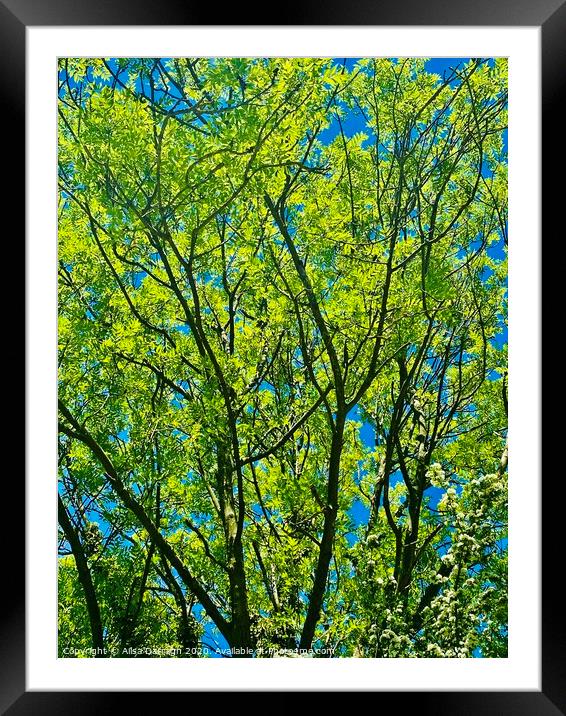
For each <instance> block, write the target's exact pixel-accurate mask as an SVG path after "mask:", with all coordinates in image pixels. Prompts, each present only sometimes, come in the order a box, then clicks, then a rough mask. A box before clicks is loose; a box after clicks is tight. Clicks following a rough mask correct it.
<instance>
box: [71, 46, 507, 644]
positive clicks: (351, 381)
mask: <svg viewBox="0 0 566 716" xmlns="http://www.w3.org/2000/svg"><path fill="white" fill-rule="evenodd" d="M59 70H60V71H59V80H60V94H59V117H60V125H59V179H60V204H59V211H60V213H59V266H60V281H59V310H60V317H59V345H60V352H59V355H60V363H59V398H60V488H59V491H60V495H61V497H62V500H63V503H64V505H65V508H66V510H67V513H68V515H69V517H70V520H71V528H70V529H71V530H74V531H75V532H76V537H77V540H75V541H74V542H73V535H72V534H69V533H68V529H67V531H66V530H62V532H61V540H60V545H61V553H62V556H61V560H60V570H59V602H60V610H59V620H60V626H59V648H60V654H61V655H68V652H65V651H64V650H65V649H68V648H69V647H72V648H76V649H79V650H82V652H81V653H82V655H89V654H88V653H87V650H88V648H89V647H90V646H92V644H93V638H94V637H93V635H94V634H95V633H96V631H97V628H96V613H95V612H96V609H93V607H92V605H90V606H89V602H88V600H86V601H85V594H87V593H88V592H89V589H91V591H92V592H93V593H94V594H95V596H96V602H97V604H98V610H99V612H100V621H101V624H102V639H103V641H104V645H105V648H107V649H108V650H109V653H110V654H111V655H112V656H121V655H125V656H131V655H132V653H131V652H128V649H130V650H132V649H133V650H135V649H140V650H141V651H143V649H147V650H149V651H150V652H151V654H153V655H166V656H169V655H173V656H190V655H195V654H198V655H206V654H207V653H209V652H207V649H208V648H212V649H214V648H215V645H220V646H222V645H223V644H226V643H227V644H228V646H229V647H230V648H231V649H232V651H233V653H234V655H237V654H238V650H239V649H243V650H247V652H246V653H247V654H250V655H251V654H252V653H255V655H257V656H263V655H271V654H273V653H274V652H275V651H277V650H286V649H287V650H288V649H292V650H294V649H297V648H301V649H311V648H313V649H314V650H315V653H319V654H321V655H323V654H324V655H327V654H328V653H332V654H333V655H334V656H368V657H374V656H385V657H406V656H410V657H419V656H421V657H431V656H432V657H436V656H439V657H440V656H449V657H469V656H472V655H477V654H478V653H481V654H482V655H483V656H505V655H506V642H507V639H506V637H507V614H506V604H507V592H506V570H507V566H506V565H507V562H506V522H507V518H506V496H507V487H506V468H507V451H506V425H507V418H506V411H507V398H506V391H507V377H506V376H507V372H506V360H507V356H506V347H505V346H504V345H502V342H503V341H502V338H501V337H502V335H503V331H504V326H505V320H506V261H505V260H504V258H503V257H504V255H505V253H506V242H507V233H506V210H507V204H506V201H507V199H506V184H507V178H506V171H507V164H506V156H505V151H504V143H503V133H504V130H505V127H506V101H507V94H506V81H507V80H506V62H505V61H504V60H496V61H495V62H494V63H493V62H488V61H486V60H479V59H477V60H476V59H474V60H471V61H470V62H468V63H467V64H465V65H461V66H459V67H458V68H457V69H455V70H454V72H453V73H452V74H451V75H450V76H449V77H446V78H444V79H442V78H440V77H438V76H436V75H433V74H430V73H428V72H426V70H425V61H424V60H422V59H398V60H386V59H378V60H375V59H370V60H362V61H360V62H359V63H358V64H357V65H356V66H355V67H353V68H352V69H347V68H345V67H342V66H338V65H337V64H335V63H333V62H331V61H330V60H325V59H313V58H304V59H301V58H291V59H279V58H276V59H259V58H257V59H249V58H247V59H246V58H241V59H237V58H232V59H215V60H207V59H190V58H177V59H171V60H165V59H161V60H159V59H156V60H153V59H121V60H103V59H81V60H61V62H60V68H59ZM352 118H356V119H357V122H358V126H359V124H360V122H363V125H364V127H365V129H364V131H363V132H362V133H360V132H358V133H353V134H352V133H351V132H349V131H348V123H349V122H351V121H352ZM329 137H330V139H329ZM361 432H363V433H364V434H366V435H367V433H368V432H371V434H372V444H368V441H367V439H364V440H362V437H361ZM71 544H75V545H77V544H78V545H79V547H80V551H81V552H82V553H83V557H84V561H85V564H86V569H84V570H81V568H80V564H81V556H80V555H77V554H75V559H73V557H72V556H70V552H72V551H73V548H72V547H71V549H70V545H71ZM77 557H78V559H77ZM89 585H90V586H89ZM203 648H204V651H203ZM142 655H143V654H142Z"/></svg>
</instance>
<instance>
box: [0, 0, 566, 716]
mask: <svg viewBox="0 0 566 716" xmlns="http://www.w3.org/2000/svg"><path fill="white" fill-rule="evenodd" d="M251 9H252V8H251V7H250V8H248V7H246V6H245V5H242V4H240V3H234V4H232V6H231V7H226V8H223V9H222V11H219V9H218V8H216V7H213V6H212V4H200V6H197V4H196V3H193V2H188V1H187V0H184V1H181V0H160V2H158V3H157V2H152V1H151V0H112V2H110V1H109V0H98V1H97V2H95V1H93V2H89V1H88V0H0V53H1V55H2V62H1V63H0V74H1V81H0V94H2V95H3V96H4V102H3V109H2V112H1V113H0V115H1V116H2V119H3V121H4V122H5V123H6V127H5V130H4V133H3V134H2V135H1V136H2V137H3V138H4V141H3V143H2V157H3V159H4V161H6V162H9V164H8V165H7V166H9V167H10V170H9V172H8V170H7V169H5V172H3V174H4V175H5V177H6V175H7V174H8V173H9V181H7V182H6V183H5V187H4V192H3V194H2V196H3V199H4V202H5V203H4V207H5V214H4V215H5V216H6V214H7V209H6V207H9V212H10V214H12V215H13V216H16V212H17V208H18V207H19V208H21V212H20V213H19V214H18V216H19V217H23V216H24V209H25V207H24V203H25V200H24V166H25V163H24V151H23V148H24V146H25V129H24V128H25V122H24V120H25V58H26V55H25V49H26V41H25V34H26V27H28V26H65V25H128V26H132V25H134V26H135V25H162V26H163V25H193V26H194V25H217V24H218V23H217V22H214V20H217V19H218V17H221V18H222V23H221V24H222V25H248V24H249V25H257V24H261V25H341V26H342V25H350V26H352V25H412V26H415V25H421V26H424V25H429V26H430V25H469V26H494V25H495V26H525V25H528V26H538V27H541V35H542V108H541V111H542V120H543V122H542V127H543V131H542V137H543V140H542V161H543V186H542V192H543V193H542V198H543V201H542V215H543V217H544V218H543V229H544V230H545V232H546V234H547V235H550V227H551V225H552V223H553V219H554V216H555V207H557V206H558V207H560V206H562V205H563V203H564V197H563V195H564V189H563V185H562V182H561V181H559V180H558V179H557V178H556V177H555V175H554V173H553V171H552V169H553V167H556V166H558V167H563V166H564V163H563V161H561V159H564V154H565V152H564V141H563V136H564V126H563V123H564V119H563V116H564V115H563V114H561V113H560V111H559V103H560V100H561V99H562V98H563V95H564V85H565V83H566V0H537V2H529V1H528V0H474V1H473V2H467V0H452V2H451V3H446V2H445V0H428V2H427V3H423V2H422V1H420V2H419V1H417V0H403V2H392V1H391V0H389V2H385V0H350V2H348V3H339V2H336V1H334V2H332V0H331V1H330V2H328V1H327V2H325V3H323V4H319V3H315V2H314V1H313V0H301V2H291V3H287V4H286V5H285V6H284V8H283V6H281V7H279V6H278V7H274V8H273V12H272V14H271V15H270V16H269V17H266V16H265V15H261V16H258V15H257V10H255V11H254V12H250V10H251ZM248 20H249V21H248ZM258 20H259V22H258ZM11 152H13V156H10V153H11ZM557 176H559V174H557ZM28 210H29V211H31V210H32V209H31V208H29V207H28ZM20 221H21V220H20ZM19 225H21V223H18V222H16V223H14V226H19ZM552 228H554V226H552ZM7 243H8V240H7V236H6V244H7ZM15 243H16V242H15V241H14V240H13V239H12V244H15ZM21 245H23V243H22V244H21ZM12 248H13V247H12ZM20 260H21V259H20ZM10 321H12V325H11V326H10V325H6V322H7V324H9V323H10ZM21 326H22V322H21V319H19V320H17V319H15V318H10V317H9V316H7V317H5V330H6V331H8V332H11V333H10V334H11V335H16V334H17V332H18V329H21ZM539 338H540V337H539V336H534V338H533V339H534V340H537V341H538V340H539ZM14 362H15V361H14ZM538 379H539V380H540V376H538ZM19 401H20V402H21V397H20V398H19ZM535 430H539V426H537V425H533V431H535ZM6 435H7V433H5V436H6ZM26 449H27V450H28V451H32V450H33V449H34V447H33V445H29V444H28V445H27V446H26ZM22 462H23V461H22ZM21 464H22V463H20V464H18V463H17V462H14V468H15V469H14V468H12V470H13V472H11V476H10V477H8V475H7V474H6V475H5V480H6V484H9V489H8V490H6V492H5V494H4V498H5V499H7V500H9V503H10V509H9V511H10V512H12V513H13V514H14V515H15V516H16V518H19V519H16V520H15V524H16V525H17V526H16V528H15V531H9V532H8V528H7V527H6V526H5V527H4V530H5V531H4V537H5V541H4V548H3V550H2V563H3V565H2V566H3V569H2V574H3V576H4V590H3V591H4V596H8V605H7V606H5V607H4V608H3V610H2V611H0V712H1V713H8V714H10V716H20V715H21V714H28V713H29V714H42V715H43V714H50V713H54V714H55V713H57V714H77V713H80V714H81V715H83V716H86V715H87V714H95V713H96V714H99V713H101V712H102V711H104V710H106V709H107V708H109V707H110V702H111V701H112V702H114V703H112V707H114V706H115V707H116V708H120V707H121V706H123V707H126V708H128V709H130V710H131V708H132V701H131V699H132V696H133V694H132V693H131V692H130V693H124V692H116V693H112V694H108V693H104V692H89V693H79V692H54V691H49V692H29V691H26V684H25V668H26V667H25V592H24V584H25V571H24V569H25V568H24V564H25V559H24V534H23V530H22V529H21V526H22V525H23V524H24V507H25V499H24V498H25V495H24V492H25V480H24V471H23V470H22V469H21V467H20V465H21ZM556 469H558V470H560V467H554V466H553V468H552V469H551V476H550V477H549V478H548V479H550V480H552V478H553V476H552V472H553V471H554V470H556ZM535 478H536V476H533V480H534V479H535ZM545 484H547V483H545ZM7 492H9V495H8V494H6V493H7ZM556 499H557V498H556V492H555V486H554V484H553V485H552V490H548V489H547V490H543V514H542V531H543V558H542V565H543V574H542V590H543V610H542V664H541V668H542V690H541V691H540V692H508V691H505V692H501V691H498V692H408V691H407V692H401V693H400V692H395V693H391V692H382V693H380V694H379V695H378V697H377V698H378V702H376V705H378V706H379V708H380V709H384V708H385V709H388V710H389V709H390V708H392V707H395V708H396V709H398V708H399V707H407V708H411V707H413V708H418V709H419V712H420V713H431V714H435V716H444V715H446V716H459V715H462V716H467V715H469V716H472V715H474V716H475V714H482V716H491V715H493V716H496V715H497V716H507V714H509V716H511V715H513V716H520V715H521V714H532V715H533V716H547V715H548V716H557V715H559V714H560V713H563V714H566V659H565V657H564V653H563V652H564V647H566V639H564V619H563V613H564V608H563V596H562V595H563V593H562V590H561V589H560V588H558V587H557V579H556V568H557V562H556V560H557V550H559V549H560V550H563V547H562V544H563V539H562V530H563V527H562V525H561V524H560V523H559V521H558V520H557V519H556V512H555V505H556ZM4 504H5V507H4V510H3V512H7V511H8V509H7V502H5V503H4ZM3 522H4V521H3ZM18 526H19V527H18ZM7 535H10V536H9V537H8V536H7ZM558 568H559V567H558ZM533 579H538V575H536V574H534V575H533ZM447 686H449V685H447ZM368 690H371V686H370V685H368ZM173 695H175V694H173V693H170V694H168V696H173ZM178 695H179V694H177V696H178ZM181 696H183V695H182V694H181ZM158 699H159V705H158ZM184 699H185V701H184V704H185V706H184V708H185V709H186V708H187V707H188V705H189V702H187V700H186V694H185V695H184ZM388 702H391V705H390V704H389V703H388ZM154 705H155V707H157V708H159V706H161V707H163V694H162V693H157V692H145V693H144V694H143V706H142V708H141V713H147V712H149V711H150V710H153V708H154ZM393 705H394V706H393ZM214 707H215V708H216V702H215V704H214Z"/></svg>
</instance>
